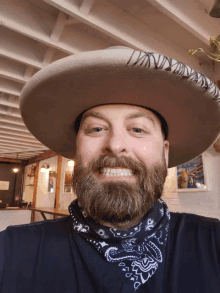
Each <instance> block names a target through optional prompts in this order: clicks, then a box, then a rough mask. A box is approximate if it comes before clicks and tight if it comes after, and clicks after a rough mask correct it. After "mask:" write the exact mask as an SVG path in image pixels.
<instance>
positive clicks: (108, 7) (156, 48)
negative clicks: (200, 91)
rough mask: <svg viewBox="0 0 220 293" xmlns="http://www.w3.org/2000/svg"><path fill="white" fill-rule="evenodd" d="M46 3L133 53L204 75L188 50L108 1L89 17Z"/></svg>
mask: <svg viewBox="0 0 220 293" xmlns="http://www.w3.org/2000/svg"><path fill="white" fill-rule="evenodd" d="M43 1H44V2H46V3H48V4H50V5H52V6H54V7H56V8H58V9H60V10H62V11H63V12H65V13H67V14H69V15H71V16H72V17H74V18H76V19H78V20H80V21H82V22H84V23H86V24H87V25H89V26H91V27H94V28H95V29H97V30H99V31H101V32H102V33H104V34H105V35H108V36H110V37H112V38H114V39H115V40H116V41H119V42H120V43H121V44H123V45H124V46H128V47H130V48H132V49H134V50H141V51H145V52H154V53H156V54H161V55H165V56H167V57H169V58H173V59H176V60H178V61H181V62H183V63H186V64H187V65H189V66H192V67H193V68H194V69H196V70H199V71H201V67H200V65H199V60H198V58H197V56H195V58H192V59H190V58H189V56H188V51H187V50H186V49H183V48H182V47H181V46H179V45H177V44H175V43H174V42H173V41H171V40H168V39H167V38H165V37H164V36H162V35H160V33H159V32H157V31H156V30H153V29H152V28H150V27H149V26H147V25H146V24H144V23H143V22H141V21H140V20H138V19H136V18H135V17H133V16H131V15H129V14H128V13H126V12H125V11H123V10H121V9H119V8H118V7H116V6H115V5H113V4H112V3H110V2H108V1H105V0H103V1H99V6H96V9H92V10H91V11H90V13H89V14H88V15H85V14H83V13H82V12H80V11H79V7H78V5H77V4H75V3H74V2H72V1H68V0H43ZM204 73H205V74H206V75H208V76H212V75H213V71H212V68H205V69H204Z"/></svg>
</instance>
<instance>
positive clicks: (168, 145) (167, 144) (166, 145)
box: [163, 140, 170, 168]
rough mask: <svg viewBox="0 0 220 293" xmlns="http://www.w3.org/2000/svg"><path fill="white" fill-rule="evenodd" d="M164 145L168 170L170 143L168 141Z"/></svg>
mask: <svg viewBox="0 0 220 293" xmlns="http://www.w3.org/2000/svg"><path fill="white" fill-rule="evenodd" d="M163 143H164V155H165V159H166V166H167V168H168V165H169V149H170V143H169V141H168V140H164V142H163Z"/></svg>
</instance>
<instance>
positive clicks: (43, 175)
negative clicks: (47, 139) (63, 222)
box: [35, 156, 58, 222]
mask: <svg viewBox="0 0 220 293" xmlns="http://www.w3.org/2000/svg"><path fill="white" fill-rule="evenodd" d="M57 162H58V156H54V157H51V158H49V159H45V160H43V161H40V162H39V173H38V185H37V194H36V206H35V207H36V208H41V207H43V208H54V203H55V191H56V180H54V188H53V192H48V180H49V171H55V172H57ZM45 163H46V164H48V165H49V166H50V168H49V169H48V170H46V172H41V167H42V166H43V164H45ZM46 218H47V219H48V220H50V219H53V215H50V214H46ZM38 221H43V218H42V216H41V214H40V213H38V212H36V213H35V222H38Z"/></svg>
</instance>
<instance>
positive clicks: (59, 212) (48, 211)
mask: <svg viewBox="0 0 220 293" xmlns="http://www.w3.org/2000/svg"><path fill="white" fill-rule="evenodd" d="M0 210H1V209H0ZM2 210H4V211H5V210H13V211H14V210H15V211H16V210H19V211H20V210H29V211H31V223H34V215H35V212H39V213H40V214H41V216H42V217H43V219H44V221H47V218H46V216H45V214H50V215H53V216H54V219H57V218H58V216H62V217H66V216H69V215H70V213H69V211H68V210H64V209H63V210H58V209H57V210H56V209H55V208H19V207H6V208H4V209H2Z"/></svg>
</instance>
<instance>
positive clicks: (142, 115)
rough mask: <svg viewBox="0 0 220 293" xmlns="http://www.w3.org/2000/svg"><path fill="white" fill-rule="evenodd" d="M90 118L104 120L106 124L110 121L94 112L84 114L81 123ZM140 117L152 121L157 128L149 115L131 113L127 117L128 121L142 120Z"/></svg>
mask: <svg viewBox="0 0 220 293" xmlns="http://www.w3.org/2000/svg"><path fill="white" fill-rule="evenodd" d="M89 117H95V118H98V119H102V120H104V121H105V122H107V123H109V121H108V120H107V119H106V118H105V117H104V116H103V115H102V114H100V113H98V112H94V111H92V112H86V113H84V115H83V117H82V121H81V123H82V122H83V121H84V120H85V119H87V118H89ZM140 117H144V118H147V119H148V120H150V121H151V122H152V123H153V125H154V127H155V120H154V119H153V118H152V117H151V116H150V115H149V114H147V113H143V112H136V113H131V114H129V115H128V116H126V119H134V118H140Z"/></svg>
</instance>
